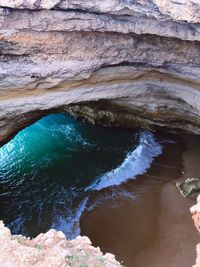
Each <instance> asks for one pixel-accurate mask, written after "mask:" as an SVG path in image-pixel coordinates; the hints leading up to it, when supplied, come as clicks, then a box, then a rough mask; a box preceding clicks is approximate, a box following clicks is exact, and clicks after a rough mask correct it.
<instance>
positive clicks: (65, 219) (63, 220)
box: [51, 197, 89, 239]
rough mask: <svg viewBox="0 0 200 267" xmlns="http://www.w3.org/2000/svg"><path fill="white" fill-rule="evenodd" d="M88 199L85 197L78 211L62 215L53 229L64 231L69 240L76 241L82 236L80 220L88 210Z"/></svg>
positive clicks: (53, 225)
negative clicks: (86, 209)
mask: <svg viewBox="0 0 200 267" xmlns="http://www.w3.org/2000/svg"><path fill="white" fill-rule="evenodd" d="M88 199H89V197H85V198H84V199H83V200H82V201H81V203H80V204H79V205H78V207H77V208H76V210H73V209H71V210H70V209H69V210H67V211H66V216H65V215H62V216H60V217H59V218H57V220H56V222H54V223H53V224H52V225H51V228H55V229H56V230H57V231H58V230H61V231H63V232H64V233H65V234H66V236H67V238H68V239H74V238H76V237H77V236H78V235H80V233H81V230H80V224H79V223H80V218H81V216H82V214H83V212H84V210H85V208H86V205H87V203H88Z"/></svg>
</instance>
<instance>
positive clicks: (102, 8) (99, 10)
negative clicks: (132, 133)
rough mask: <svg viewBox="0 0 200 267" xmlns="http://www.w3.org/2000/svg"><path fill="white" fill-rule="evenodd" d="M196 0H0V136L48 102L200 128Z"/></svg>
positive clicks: (115, 119)
mask: <svg viewBox="0 0 200 267" xmlns="http://www.w3.org/2000/svg"><path fill="white" fill-rule="evenodd" d="M199 10H200V2H199V1H198V0H177V1H172V0H165V1H160V0H134V1H133V0H88V1H85V0H40V1H38V0H29V1H25V0H0V141H1V142H6V141H7V140H9V138H11V137H12V136H13V135H14V134H15V133H17V132H18V131H19V130H20V129H22V128H24V127H25V126H26V125H29V124H30V123H32V122H33V121H35V120H37V119H39V118H40V117H42V116H44V115H45V114H48V113H51V112H60V111H61V112H69V113H71V114H72V115H74V116H79V117H85V118H86V119H88V120H89V121H91V122H93V123H101V124H105V125H116V126H125V127H135V126H140V127H146V128H151V129H157V128H160V127H167V128H170V129H172V130H183V131H187V132H192V133H195V134H200V128H199V126H200V67H199V66H200V57H199V54H200V42H199V41H200V24H199V22H200V15H199V14H200V12H199Z"/></svg>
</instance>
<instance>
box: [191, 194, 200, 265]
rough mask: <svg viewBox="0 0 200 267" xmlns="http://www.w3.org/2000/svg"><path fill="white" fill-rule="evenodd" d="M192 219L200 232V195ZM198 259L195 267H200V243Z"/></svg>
mask: <svg viewBox="0 0 200 267" xmlns="http://www.w3.org/2000/svg"><path fill="white" fill-rule="evenodd" d="M190 211H191V213H192V219H193V220H194V223H195V226H196V228H197V230H198V231H199V233H200V195H199V196H198V198H197V204H196V205H194V206H193V207H191V209H190ZM196 250H197V259H196V265H194V266H193V267H200V243H199V244H198V245H197V248H196Z"/></svg>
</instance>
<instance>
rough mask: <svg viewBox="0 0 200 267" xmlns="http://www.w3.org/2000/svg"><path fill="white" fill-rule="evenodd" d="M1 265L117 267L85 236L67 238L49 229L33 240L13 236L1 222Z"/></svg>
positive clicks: (112, 257)
mask: <svg viewBox="0 0 200 267" xmlns="http://www.w3.org/2000/svg"><path fill="white" fill-rule="evenodd" d="M0 255H1V257H0V266H1V267H22V266H23V267H47V266H48V267H70V266H83V267H84V266H88V267H94V266H99V267H105V266H106V267H117V266H118V267H120V266H121V265H120V263H118V262H117V261H116V260H115V257H114V256H113V255H112V254H110V253H106V254H105V255H103V254H102V253H101V251H100V249H99V248H94V247H92V246H91V242H90V240H89V239H88V238H87V237H80V236H79V237H77V238H76V239H75V240H72V241H70V240H67V239H66V237H65V235H64V234H63V233H62V232H60V231H58V232H57V231H55V230H53V229H52V230H49V231H48V232H47V233H46V234H40V235H39V236H37V237H36V238H34V239H29V238H25V237H23V236H12V235H11V233H10V230H9V229H8V228H6V227H5V226H4V224H3V222H2V221H0Z"/></svg>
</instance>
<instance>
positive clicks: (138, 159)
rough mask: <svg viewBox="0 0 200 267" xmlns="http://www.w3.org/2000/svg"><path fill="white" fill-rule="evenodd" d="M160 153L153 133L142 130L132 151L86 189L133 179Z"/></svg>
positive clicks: (96, 188)
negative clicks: (120, 162)
mask: <svg viewBox="0 0 200 267" xmlns="http://www.w3.org/2000/svg"><path fill="white" fill-rule="evenodd" d="M161 153H162V146H161V144H159V143H158V142H156V140H155V136H154V134H153V133H151V132H148V131H144V132H142V133H141V134H140V137H139V144H138V146H137V147H136V149H135V150H134V151H132V152H131V153H128V154H127V156H126V158H125V160H124V161H123V163H122V164H121V165H120V166H119V167H117V168H116V169H114V170H111V171H109V172H107V173H105V174H104V175H103V176H101V177H99V178H98V179H97V180H96V182H95V183H93V184H92V185H91V186H89V187H88V188H87V189H86V191H88V190H89V191H90V190H101V189H103V188H106V187H109V186H113V185H120V184H121V183H123V182H125V181H127V180H129V179H135V177H136V176H137V175H139V174H143V173H145V172H146V171H147V169H149V168H150V166H151V163H152V161H153V159H154V158H155V157H157V156H159V155H160V154H161Z"/></svg>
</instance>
